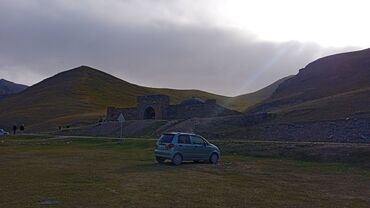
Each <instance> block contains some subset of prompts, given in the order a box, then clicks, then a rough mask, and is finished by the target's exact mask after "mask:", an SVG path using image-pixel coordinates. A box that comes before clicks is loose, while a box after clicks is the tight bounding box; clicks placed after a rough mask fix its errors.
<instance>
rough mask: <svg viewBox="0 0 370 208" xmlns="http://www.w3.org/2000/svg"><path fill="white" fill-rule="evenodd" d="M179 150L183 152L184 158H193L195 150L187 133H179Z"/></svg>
mask: <svg viewBox="0 0 370 208" xmlns="http://www.w3.org/2000/svg"><path fill="white" fill-rule="evenodd" d="M177 150H178V151H179V152H180V153H181V154H182V156H183V160H192V157H193V151H192V144H191V141H190V136H189V135H185V134H180V135H178V137H177Z"/></svg>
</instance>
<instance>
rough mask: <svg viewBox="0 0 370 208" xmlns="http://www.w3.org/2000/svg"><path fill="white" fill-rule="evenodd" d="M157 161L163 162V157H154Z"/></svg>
mask: <svg viewBox="0 0 370 208" xmlns="http://www.w3.org/2000/svg"><path fill="white" fill-rule="evenodd" d="M155 160H157V162H158V163H164V161H165V159H164V158H163V157H155Z"/></svg>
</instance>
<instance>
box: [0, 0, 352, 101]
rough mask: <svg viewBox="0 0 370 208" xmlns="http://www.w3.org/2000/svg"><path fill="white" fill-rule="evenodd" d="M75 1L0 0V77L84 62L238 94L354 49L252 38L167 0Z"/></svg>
mask: <svg viewBox="0 0 370 208" xmlns="http://www.w3.org/2000/svg"><path fill="white" fill-rule="evenodd" d="M81 2H82V3H81ZM81 2H79V3H75V1H69V0H66V1H61V0H60V1H53V2H50V1H42V0H39V1H30V0H14V1H9V2H7V1H3V0H0V27H1V28H0V30H1V32H0V77H5V78H7V79H10V80H12V81H16V82H21V83H27V84H31V83H35V82H37V81H40V80H41V79H43V78H46V77H48V76H51V75H53V74H55V73H57V72H60V71H63V70H66V69H70V68H73V67H76V66H79V65H90V66H93V67H96V68H98V69H101V70H103V71H106V72H108V73H111V74H113V75H116V76H118V77H120V78H122V79H124V80H126V81H130V82H134V83H137V84H141V85H146V86H153V87H170V88H185V89H189V88H191V89H201V90H206V91H210V92H214V93H219V94H225V95H237V94H242V93H246V92H251V91H254V90H257V89H259V88H262V87H264V86H266V85H268V84H270V83H271V82H273V81H275V80H277V79H279V78H282V77H284V76H287V75H291V74H296V73H297V72H298V69H300V68H302V67H304V66H305V65H306V64H308V63H309V62H311V61H313V60H314V59H315V58H318V57H320V56H323V55H327V54H332V53H337V52H342V51H348V50H352V49H354V48H349V47H348V48H323V47H320V46H319V45H317V44H315V43H301V42H296V41H291V42H283V43H274V42H266V41H259V40H258V38H257V37H256V36H255V35H254V34H252V33H249V34H247V33H245V32H242V31H238V30H235V29H231V28H221V27H217V26H215V25H213V24H212V23H211V22H210V21H209V20H207V18H206V17H205V16H202V14H201V13H194V16H191V18H187V17H189V14H187V13H186V12H185V10H183V9H182V8H181V7H180V6H179V5H176V4H174V3H167V2H166V1H158V2H156V3H151V1H133V0H128V1H118V0H110V1H106V3H104V1H81ZM197 18H200V20H199V21H194V19H197Z"/></svg>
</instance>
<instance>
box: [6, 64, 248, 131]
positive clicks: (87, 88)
mask: <svg viewBox="0 0 370 208" xmlns="http://www.w3.org/2000/svg"><path fill="white" fill-rule="evenodd" d="M148 94H165V95H169V96H170V98H171V102H172V103H179V102H181V101H182V100H184V99H187V98H189V97H192V96H196V97H200V98H202V99H216V100H217V102H218V103H220V104H221V105H229V104H230V100H229V99H230V98H229V97H225V96H220V95H215V94H211V93H207V92H204V91H199V90H174V89H159V88H149V87H143V86H138V85H135V84H131V83H129V82H126V81H123V80H121V79H118V78H116V77H114V76H111V75H109V74H107V73H104V72H102V71H99V70H97V69H93V68H90V67H87V66H81V67H77V68H75V69H71V70H68V71H65V72H62V73H59V74H57V75H55V76H53V77H50V78H48V79H45V80H43V81H42V82H40V83H38V84H35V85H33V86H31V87H29V88H27V89H26V90H24V91H22V92H21V93H19V94H16V95H13V96H10V97H8V98H6V99H4V100H2V101H1V102H0V118H1V120H0V125H1V126H4V127H10V126H11V125H13V124H15V123H18V124H20V123H22V124H25V125H26V126H28V128H32V129H40V130H41V129H45V128H46V129H55V128H57V127H58V126H59V125H66V124H69V125H70V124H71V125H78V124H82V123H86V122H91V121H97V120H98V119H99V118H100V117H102V116H104V115H105V111H106V107H107V106H116V107H133V106H136V99H137V96H140V95H148ZM238 102H239V103H238V104H237V106H243V105H245V106H247V105H248V103H247V101H246V100H239V101H238Z"/></svg>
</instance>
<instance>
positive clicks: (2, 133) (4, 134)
mask: <svg viewBox="0 0 370 208" xmlns="http://www.w3.org/2000/svg"><path fill="white" fill-rule="evenodd" d="M7 135H9V132H7V131H5V130H4V129H0V136H7Z"/></svg>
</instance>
